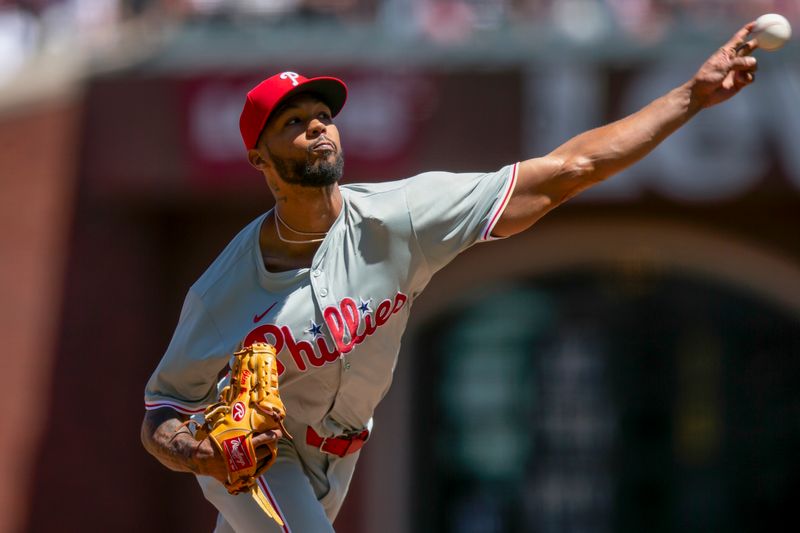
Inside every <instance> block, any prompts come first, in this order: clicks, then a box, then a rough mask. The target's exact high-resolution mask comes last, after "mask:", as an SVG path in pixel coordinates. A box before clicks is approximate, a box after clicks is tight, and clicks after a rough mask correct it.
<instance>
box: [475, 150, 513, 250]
mask: <svg viewBox="0 0 800 533" xmlns="http://www.w3.org/2000/svg"><path fill="white" fill-rule="evenodd" d="M518 169H519V163H514V167H513V168H512V169H511V176H509V179H508V182H507V183H506V186H505V188H504V189H503V191H502V192H501V193H500V195H498V198H499V199H500V201H499V202H498V203H497V205H496V206H495V208H494V210H493V212H492V214H491V215H490V216H489V222H488V223H487V224H486V227H484V228H483V231H482V232H481V238H480V241H481V242H483V241H494V240H497V239H501V238H502V237H494V236H493V235H492V230H494V227H495V226H496V225H497V221H498V220H500V217H501V216H502V215H503V211H505V210H506V206H507V205H508V202H509V200H511V196H512V195H513V194H514V187H516V185H517V171H518Z"/></svg>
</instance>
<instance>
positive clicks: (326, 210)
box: [272, 183, 342, 233]
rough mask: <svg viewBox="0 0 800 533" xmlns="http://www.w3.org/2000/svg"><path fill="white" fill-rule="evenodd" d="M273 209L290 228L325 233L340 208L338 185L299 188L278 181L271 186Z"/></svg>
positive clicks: (340, 200)
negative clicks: (275, 184) (273, 198)
mask: <svg viewBox="0 0 800 533" xmlns="http://www.w3.org/2000/svg"><path fill="white" fill-rule="evenodd" d="M272 189H273V194H274V195H275V210H276V211H277V212H278V213H280V217H281V219H282V220H284V221H285V222H286V223H287V224H288V225H289V227H291V228H294V229H296V230H299V231H301V232H307V233H324V232H326V231H328V230H329V229H330V227H331V226H332V225H333V223H334V222H335V221H336V217H338V216H339V212H340V211H341V210H342V194H341V192H340V191H339V185H338V184H333V185H330V186H328V187H320V188H316V187H301V186H299V185H290V184H287V183H281V184H280V185H278V186H277V187H273V188H272Z"/></svg>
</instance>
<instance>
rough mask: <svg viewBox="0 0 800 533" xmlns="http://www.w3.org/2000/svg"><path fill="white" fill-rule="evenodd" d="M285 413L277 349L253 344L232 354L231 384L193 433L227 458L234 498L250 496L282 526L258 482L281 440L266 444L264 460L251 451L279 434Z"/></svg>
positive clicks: (282, 427) (231, 491) (229, 481)
mask: <svg viewBox="0 0 800 533" xmlns="http://www.w3.org/2000/svg"><path fill="white" fill-rule="evenodd" d="M285 417H286V409H285V408H284V405H283V401H282V400H281V397H280V393H279V391H278V360H277V356H276V354H275V348H274V347H273V346H272V345H270V344H266V343H254V344H253V345H251V346H248V347H246V348H243V349H242V350H239V351H238V352H236V353H234V354H233V364H232V365H231V373H230V384H229V385H228V386H227V387H225V388H224V389H222V392H221V393H220V397H219V401H218V402H217V403H215V404H213V405H210V406H209V407H208V408H207V409H206V411H205V423H204V424H203V426H202V427H201V428H199V429H198V431H197V432H196V434H195V437H196V438H197V439H198V440H202V439H205V438H206V437H208V438H209V439H210V440H211V441H212V442H213V443H214V445H215V446H216V448H217V450H218V451H219V452H220V453H221V454H222V456H223V457H224V458H225V461H226V464H227V467H228V480H227V482H226V483H225V487H226V488H227V489H228V492H230V493H231V494H240V493H244V492H249V493H251V494H252V496H253V497H254V498H255V499H256V501H258V503H259V505H261V507H262V509H264V511H265V512H267V514H269V515H270V516H271V517H272V518H273V519H275V520H276V521H277V522H278V523H281V524H282V521H281V520H280V517H279V516H278V514H277V513H276V512H275V510H274V509H273V508H272V505H270V504H269V501H268V500H267V499H266V498H265V497H264V495H263V493H261V489H260V488H259V486H258V477H259V476H261V474H263V473H264V472H265V471H266V470H267V469H268V468H269V467H270V466H272V464H273V463H274V462H275V458H276V457H277V454H278V444H277V440H272V441H270V443H269V444H268V446H269V454H268V455H267V456H266V457H264V458H263V459H261V460H258V458H257V456H256V450H255V448H254V447H253V436H254V435H257V434H259V433H265V432H267V431H272V430H276V429H280V430H281V431H282V433H283V435H284V436H286V437H287V438H291V436H290V435H289V433H288V432H287V431H286V428H285V427H284V426H283V419H284V418H285Z"/></svg>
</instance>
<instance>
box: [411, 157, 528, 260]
mask: <svg viewBox="0 0 800 533" xmlns="http://www.w3.org/2000/svg"><path fill="white" fill-rule="evenodd" d="M516 179H517V165H516V164H514V165H509V166H506V167H503V168H501V169H500V170H498V171H497V172H490V173H470V174H454V173H449V172H427V173H425V174H420V175H419V176H414V177H413V178H409V179H408V180H406V182H407V183H406V187H405V191H406V202H407V204H408V211H409V215H410V217H411V224H412V226H413V230H414V234H415V236H416V239H417V242H418V243H419V247H420V250H421V251H422V254H423V255H424V256H425V260H426V261H427V263H428V265H429V267H430V268H431V270H432V271H433V272H435V271H437V270H439V269H440V268H442V267H443V266H445V265H446V264H447V263H449V262H450V261H451V260H452V259H453V258H455V256H456V255H458V254H459V253H460V252H462V251H464V250H466V249H467V248H469V247H470V246H472V245H473V244H475V243H477V242H485V241H490V240H494V239H495V237H492V229H494V226H495V224H497V221H498V219H499V218H500V216H501V215H502V214H503V210H504V209H505V207H506V205H507V204H508V201H509V199H510V198H511V195H512V194H513V192H514V186H515V185H516Z"/></svg>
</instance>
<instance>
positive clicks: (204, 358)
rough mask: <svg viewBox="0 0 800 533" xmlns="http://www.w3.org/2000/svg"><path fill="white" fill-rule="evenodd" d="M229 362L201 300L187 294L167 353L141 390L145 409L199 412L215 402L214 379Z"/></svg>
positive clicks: (215, 328)
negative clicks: (165, 408) (164, 408)
mask: <svg viewBox="0 0 800 533" xmlns="http://www.w3.org/2000/svg"><path fill="white" fill-rule="evenodd" d="M229 358H230V354H229V353H227V352H226V350H225V349H224V347H223V343H222V337H221V336H220V334H219V330H218V329H217V327H216V325H215V324H214V322H213V320H212V318H211V317H210V315H209V314H208V312H207V310H206V308H205V306H204V305H203V302H202V299H201V298H200V297H199V296H198V295H197V294H195V293H194V292H193V291H192V290H190V291H189V293H188V294H187V295H186V299H185V300H184V303H183V309H182V310H181V316H180V319H179V320H178V326H177V327H176V329H175V333H174V334H173V336H172V340H171V341H170V343H169V346H168V347H167V351H166V353H165V354H164V357H163V358H162V359H161V362H160V363H159V364H158V366H157V367H156V369H155V371H154V372H153V375H152V376H150V379H149V381H148V382H147V385H146V387H145V394H144V401H145V408H146V409H148V410H152V409H160V408H163V407H171V408H172V409H175V410H176V411H179V412H181V413H184V414H189V415H191V414H195V413H199V412H202V411H203V410H204V409H205V407H206V406H207V405H208V404H210V403H213V402H214V401H216V396H217V391H216V382H217V377H218V374H219V372H220V370H222V368H224V367H225V365H226V364H227V362H228V359H229Z"/></svg>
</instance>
